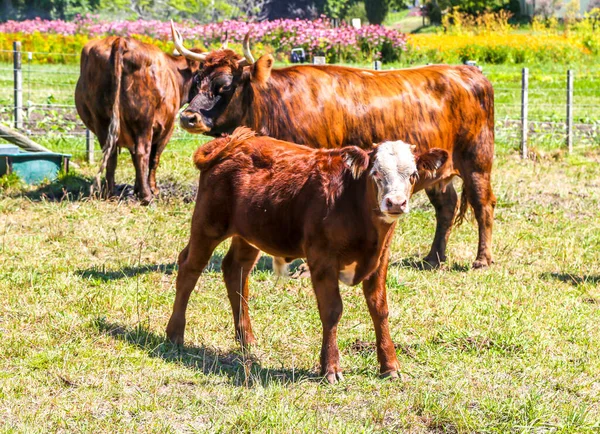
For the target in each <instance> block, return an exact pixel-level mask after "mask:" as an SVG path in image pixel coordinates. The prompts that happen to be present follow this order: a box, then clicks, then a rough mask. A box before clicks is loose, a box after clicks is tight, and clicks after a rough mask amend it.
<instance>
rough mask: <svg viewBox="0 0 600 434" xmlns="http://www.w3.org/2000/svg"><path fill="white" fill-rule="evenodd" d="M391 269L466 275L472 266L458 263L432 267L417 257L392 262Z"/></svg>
mask: <svg viewBox="0 0 600 434" xmlns="http://www.w3.org/2000/svg"><path fill="white" fill-rule="evenodd" d="M390 267H398V268H415V269H417V270H423V271H435V270H447V271H457V272H461V273H466V272H467V271H469V270H470V269H471V266H470V265H469V264H461V263H458V262H453V263H452V264H451V265H447V264H445V263H444V264H442V265H441V267H432V266H431V265H430V264H429V263H428V262H425V261H424V260H423V259H421V258H418V257H416V256H411V257H408V258H403V259H400V260H398V261H391V262H390Z"/></svg>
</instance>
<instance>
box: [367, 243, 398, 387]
mask: <svg viewBox="0 0 600 434" xmlns="http://www.w3.org/2000/svg"><path fill="white" fill-rule="evenodd" d="M390 233H393V231H390ZM389 238H391V237H389ZM389 256H390V249H389V241H388V242H387V243H386V245H385V247H384V250H383V252H382V253H381V259H380V263H379V268H377V270H376V271H375V273H373V275H371V276H370V277H369V278H368V279H366V280H364V281H363V292H364V294H365V299H366V301H367V306H368V307H369V313H370V314H371V319H372V320H373V326H374V327H375V336H376V340H377V343H376V345H377V360H378V361H379V366H380V371H379V372H380V373H381V375H382V376H383V377H391V378H398V371H399V370H400V364H399V363H398V358H397V357H396V349H395V347H394V342H392V337H391V336H390V329H389V324H388V315H389V311H388V305H387V293H386V287H385V281H386V278H387V270H388V262H389Z"/></svg>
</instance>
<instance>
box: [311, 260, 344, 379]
mask: <svg viewBox="0 0 600 434" xmlns="http://www.w3.org/2000/svg"><path fill="white" fill-rule="evenodd" d="M307 259H308V264H309V265H308V266H309V268H310V278H311V280H312V284H313V288H314V291H315V295H316V298H317V305H318V307H319V316H320V317H321V323H322V324H323V343H322V345H321V375H323V376H325V378H326V379H327V381H328V382H329V383H332V384H333V383H336V382H337V381H338V380H339V381H341V380H343V379H344V377H343V375H342V370H341V369H340V352H339V349H338V345H337V326H338V323H339V321H340V318H341V317H342V311H343V305H342V297H341V296H340V289H339V285H338V277H339V270H338V267H337V264H333V263H331V262H332V261H327V259H326V258H324V257H320V258H311V257H308V258H307Z"/></svg>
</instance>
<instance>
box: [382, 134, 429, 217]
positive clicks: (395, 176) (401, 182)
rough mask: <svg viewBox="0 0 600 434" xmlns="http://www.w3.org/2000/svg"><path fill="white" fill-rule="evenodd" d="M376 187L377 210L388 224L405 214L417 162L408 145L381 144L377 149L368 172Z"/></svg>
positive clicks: (399, 142)
mask: <svg viewBox="0 0 600 434" xmlns="http://www.w3.org/2000/svg"><path fill="white" fill-rule="evenodd" d="M371 176H372V177H373V179H374V180H375V183H376V184H377V201H378V202H379V210H380V211H381V213H382V214H383V215H384V219H385V220H386V221H389V222H392V221H394V220H396V219H397V218H398V217H399V216H400V215H401V214H404V213H407V212H408V211H409V206H408V199H409V198H410V195H411V193H412V187H413V184H414V182H415V180H416V179H417V176H418V172H417V163H416V161H415V156H414V155H413V153H412V150H411V146H410V145H409V144H407V143H404V142H402V141H398V142H385V143H382V144H380V145H379V146H378V147H377V151H376V153H375V159H374V161H373V166H372V169H371Z"/></svg>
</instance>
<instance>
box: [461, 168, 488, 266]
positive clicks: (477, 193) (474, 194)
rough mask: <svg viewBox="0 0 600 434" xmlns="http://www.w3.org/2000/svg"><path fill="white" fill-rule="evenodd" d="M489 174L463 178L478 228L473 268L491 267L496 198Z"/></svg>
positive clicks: (467, 175)
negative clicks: (477, 242) (477, 241)
mask: <svg viewBox="0 0 600 434" xmlns="http://www.w3.org/2000/svg"><path fill="white" fill-rule="evenodd" d="M490 178H491V173H490V172H477V171H472V172H467V174H466V176H464V177H463V180H464V186H463V188H464V189H465V194H466V196H467V200H468V201H469V203H470V204H471V206H472V207H473V211H474V213H475V219H476V220H477V224H478V226H479V244H478V246H477V258H475V262H473V268H484V267H487V266H489V265H492V228H493V226H494V208H495V207H496V197H495V196H494V193H493V192H492V185H491V182H490Z"/></svg>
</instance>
